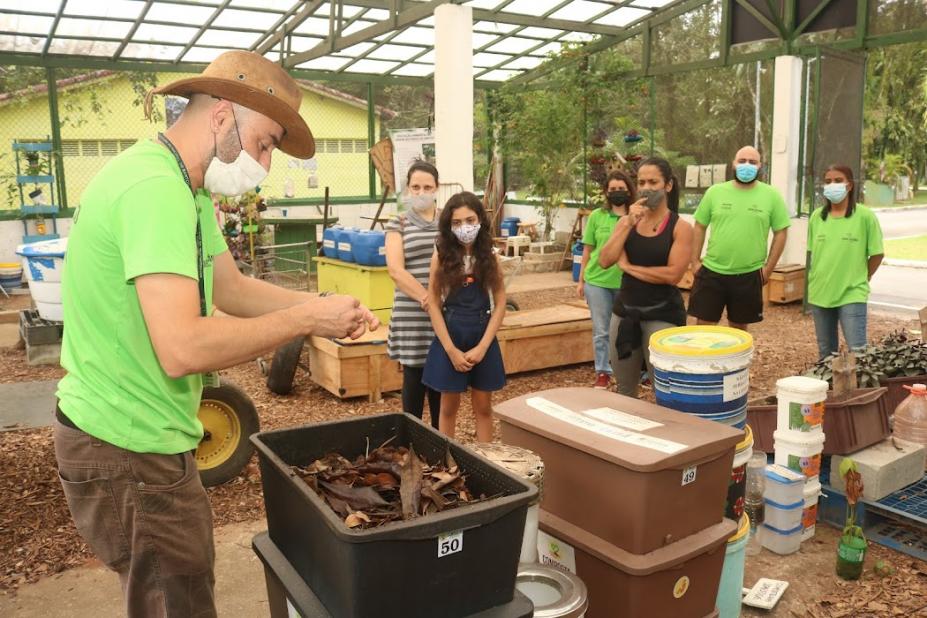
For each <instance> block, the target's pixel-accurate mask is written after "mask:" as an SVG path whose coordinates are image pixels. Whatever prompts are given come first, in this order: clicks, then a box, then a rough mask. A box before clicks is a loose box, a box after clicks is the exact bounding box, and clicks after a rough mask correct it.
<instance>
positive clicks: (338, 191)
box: [0, 71, 394, 211]
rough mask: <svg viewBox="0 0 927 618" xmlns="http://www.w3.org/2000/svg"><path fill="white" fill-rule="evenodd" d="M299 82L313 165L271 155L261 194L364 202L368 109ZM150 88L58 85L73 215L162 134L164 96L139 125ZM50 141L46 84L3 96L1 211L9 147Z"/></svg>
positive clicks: (115, 77)
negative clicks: (93, 187) (121, 161)
mask: <svg viewBox="0 0 927 618" xmlns="http://www.w3.org/2000/svg"><path fill="white" fill-rule="evenodd" d="M157 77H158V83H159V84H165V83H168V82H170V81H173V80H175V79H179V78H181V77H185V74H181V73H159V74H158V75H157ZM299 83H300V86H302V88H303V90H304V94H303V102H302V107H301V108H300V111H301V113H302V115H303V117H304V118H306V120H307V122H308V123H309V126H310V128H311V129H312V132H313V134H314V135H315V139H316V154H315V157H314V158H313V159H310V160H298V159H294V158H293V157H290V156H289V155H286V154H284V153H282V152H279V151H277V152H275V153H274V156H273V165H272V166H271V170H270V174H269V175H268V177H267V179H266V180H265V181H264V183H262V185H261V189H262V195H264V196H267V197H283V196H284V193H285V192H286V190H287V189H289V188H291V187H292V192H293V194H294V195H295V196H296V197H321V196H322V195H323V193H324V188H325V187H326V186H328V187H329V188H330V194H331V196H332V197H356V196H367V195H369V191H370V187H369V171H368V170H369V155H368V154H367V149H368V144H367V102H366V101H365V100H363V99H359V98H357V97H354V96H351V95H349V94H346V93H343V92H340V91H338V90H334V89H331V88H328V87H325V86H322V85H320V84H315V83H313V82H306V81H300V82H299ZM149 87H150V85H149V84H144V85H143V84H140V83H133V81H132V80H131V79H130V77H129V75H127V74H125V73H114V72H111V71H96V72H94V73H89V74H87V75H81V76H78V77H72V78H68V79H62V80H59V81H58V109H59V116H60V120H61V150H62V152H61V154H62V157H63V161H64V177H65V181H66V189H67V195H68V205H69V206H70V207H71V208H73V207H75V206H77V205H78V204H79V203H80V196H81V194H82V193H83V190H84V188H85V187H86V186H87V183H88V182H89V181H90V179H91V178H93V176H94V174H96V173H97V171H99V170H100V168H102V167H103V165H105V164H106V162H107V161H108V160H109V159H110V158H111V157H113V156H115V155H116V154H118V153H119V152H121V151H123V150H125V149H126V148H128V147H129V146H131V145H132V144H134V143H135V142H136V141H137V140H139V139H146V138H152V137H154V136H155V135H156V134H157V132H158V131H160V130H164V128H165V122H166V116H167V114H166V111H167V110H166V107H165V106H166V105H170V103H168V100H167V99H164V98H163V97H161V98H159V99H158V100H157V102H156V109H157V110H158V111H159V112H160V116H161V118H160V120H159V121H158V122H156V123H151V122H148V121H146V120H145V118H144V114H143V112H142V105H141V102H142V99H143V97H144V91H145V89H147V88H149ZM392 115H394V113H393V112H391V111H389V110H386V109H383V108H379V107H378V108H377V114H376V115H375V124H376V126H375V127H374V136H379V134H380V119H381V118H385V119H388V118H389V117H391V116H392ZM50 139H51V128H50V120H49V110H48V96H47V91H46V88H45V85H44V84H43V85H41V86H34V87H32V88H29V89H26V90H22V91H18V92H12V93H4V94H0V177H2V182H3V186H0V211H2V210H4V209H18V208H19V194H18V192H15V194H13V195H10V194H9V187H10V182H11V180H12V178H11V175H12V174H14V173H15V167H14V166H13V165H14V164H13V150H12V143H13V141H14V140H18V141H27V142H28V141H46V140H49V141H50ZM23 173H25V172H23ZM378 186H379V185H378ZM310 187H314V188H310ZM377 190H379V189H377Z"/></svg>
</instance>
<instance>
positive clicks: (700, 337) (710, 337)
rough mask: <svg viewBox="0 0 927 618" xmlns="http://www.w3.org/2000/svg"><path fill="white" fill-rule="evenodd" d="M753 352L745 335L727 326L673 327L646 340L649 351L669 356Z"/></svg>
mask: <svg viewBox="0 0 927 618" xmlns="http://www.w3.org/2000/svg"><path fill="white" fill-rule="evenodd" d="M752 348H753V337H752V336H751V335H750V333H748V332H747V331H743V330H740V329H739V328H729V327H727V326H676V327H674V328H665V329H663V330H658V331H657V332H655V333H654V334H653V335H651V337H650V349H651V350H652V351H654V352H657V353H660V354H671V355H673V356H728V355H733V354H740V353H741V352H746V351H747V350H750V349H752Z"/></svg>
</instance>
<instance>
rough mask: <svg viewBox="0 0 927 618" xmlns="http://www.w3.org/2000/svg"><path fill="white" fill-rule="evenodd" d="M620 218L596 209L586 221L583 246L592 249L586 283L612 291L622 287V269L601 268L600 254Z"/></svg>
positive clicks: (584, 276) (612, 213) (586, 271)
mask: <svg viewBox="0 0 927 618" xmlns="http://www.w3.org/2000/svg"><path fill="white" fill-rule="evenodd" d="M619 218H620V217H619V216H618V215H616V214H615V213H614V212H613V211H612V210H607V211H606V210H602V209H601V208H596V209H595V210H594V211H593V213H592V214H591V215H589V218H588V219H587V220H586V230H585V231H584V232H583V244H584V245H589V246H590V247H592V251H590V253H589V261H588V262H586V270H585V271H584V273H583V280H584V281H585V282H586V283H591V284H592V285H597V286H599V287H600V288H610V289H612V290H617V289H618V288H620V287H621V269H620V268H618V266H611V267H609V268H602V267H601V266H599V254H600V253H601V252H602V247H604V246H605V243H607V242H608V239H609V238H610V237H611V235H612V231H614V229H615V224H617V223H618V219H619Z"/></svg>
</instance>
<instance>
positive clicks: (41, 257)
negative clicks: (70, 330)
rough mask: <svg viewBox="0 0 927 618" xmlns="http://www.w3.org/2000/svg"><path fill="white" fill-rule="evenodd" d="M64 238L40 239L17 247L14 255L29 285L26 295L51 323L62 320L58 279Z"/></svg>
mask: <svg viewBox="0 0 927 618" xmlns="http://www.w3.org/2000/svg"><path fill="white" fill-rule="evenodd" d="M67 248H68V239H67V238H56V239H54V240H43V241H40V242H34V243H29V244H26V245H19V246H18V247H16V253H17V254H18V255H21V256H22V258H23V272H25V273H26V279H27V281H28V282H29V292H30V294H32V300H34V301H35V307H36V309H38V311H39V315H40V316H41V317H42V318H44V319H46V320H51V321H52V322H61V321H62V320H64V311H63V308H62V306H61V276H62V273H63V272H64V253H65V251H67Z"/></svg>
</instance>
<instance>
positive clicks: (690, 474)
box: [682, 466, 698, 487]
mask: <svg viewBox="0 0 927 618" xmlns="http://www.w3.org/2000/svg"><path fill="white" fill-rule="evenodd" d="M696 472H698V466H689V467H688V468H686V469H685V470H683V471H682V485H683V487H685V486H686V485H688V484H689V483H694V482H695V474H696Z"/></svg>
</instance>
